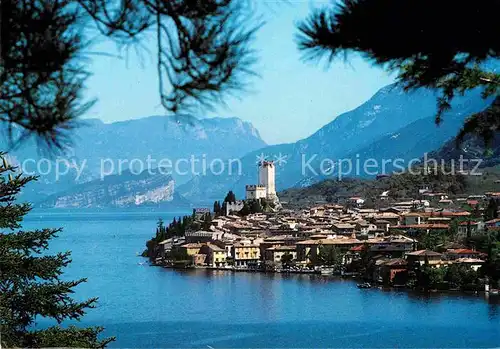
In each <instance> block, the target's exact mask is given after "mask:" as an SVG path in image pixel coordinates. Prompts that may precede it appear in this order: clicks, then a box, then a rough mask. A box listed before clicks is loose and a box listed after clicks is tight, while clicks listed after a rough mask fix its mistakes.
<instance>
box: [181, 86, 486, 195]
mask: <svg viewBox="0 0 500 349" xmlns="http://www.w3.org/2000/svg"><path fill="white" fill-rule="evenodd" d="M436 98H437V94H436V93H435V92H434V91H432V90H427V89H418V90H415V91H412V92H406V91H404V90H403V89H402V88H401V87H400V86H398V85H395V84H393V85H389V86H386V87H384V88H382V89H381V90H379V91H378V92H377V93H376V94H375V95H374V96H373V97H372V98H370V99H369V100H368V101H367V102H365V103H363V104H362V105H361V106H359V107H358V108H356V109H354V110H352V111H349V112H347V113H344V114H341V115H339V116H338V117H336V118H335V119H334V120H333V121H332V122H330V123H329V124H327V125H325V126H324V127H322V128H321V129H319V130H318V131H317V132H315V133H314V134H312V135H311V136H309V137H307V138H305V139H302V140H299V141H298V142H295V143H289V144H279V145H271V146H268V147H265V148H262V149H259V150H256V151H254V152H249V153H248V154H247V155H245V156H244V157H243V158H241V159H240V161H241V166H240V167H241V171H240V173H239V175H232V176H220V175H219V176H216V175H207V176H205V177H195V178H193V179H192V180H191V181H190V182H188V183H186V184H184V185H182V186H181V187H180V188H179V191H180V193H181V194H182V195H183V196H185V197H186V198H187V199H188V200H192V201H196V200H198V199H201V198H214V199H215V198H220V197H221V196H222V195H223V193H225V192H227V191H228V190H233V191H234V192H235V193H236V194H237V196H239V197H242V196H243V195H244V188H245V184H252V183H254V182H255V181H256V161H257V160H259V159H260V158H261V157H266V158H268V159H270V160H273V159H274V160H278V161H277V167H276V168H277V173H276V186H277V189H278V190H284V189H287V188H291V187H297V186H298V187H301V186H308V185H311V184H313V183H316V182H318V181H321V180H324V179H327V178H331V177H333V178H338V175H339V167H340V166H339V160H342V161H344V163H346V161H347V160H350V161H351V164H352V170H351V171H350V172H349V173H342V175H343V176H344V177H368V176H370V175H371V176H372V177H373V176H375V175H376V174H377V173H381V172H383V168H382V161H383V160H391V161H392V160H394V159H397V158H400V159H402V160H401V161H402V163H407V162H408V161H409V160H411V159H414V158H416V159H419V158H421V157H422V156H423V155H424V154H425V153H426V152H430V151H433V150H436V149H437V148H439V147H440V146H441V145H442V144H443V143H445V142H446V141H448V140H449V139H450V138H451V137H453V136H454V135H455V134H456V133H457V132H458V130H459V129H460V127H461V125H462V123H463V121H464V120H465V118H466V117H467V116H469V115H470V114H472V113H475V112H479V111H481V110H483V109H485V108H486V107H487V106H488V105H489V104H490V103H491V100H484V99H483V98H482V97H481V91H479V90H473V91H470V92H469V93H467V94H465V95H464V96H459V97H456V98H455V100H454V103H453V104H452V109H451V110H450V111H448V112H447V113H445V114H444V116H443V121H442V123H441V124H440V125H439V126H436V125H435V122H434V118H435V115H436V111H437V109H436ZM367 159H372V160H373V161H375V162H376V163H377V164H378V165H377V168H375V169H372V170H371V174H369V173H367V172H368V171H364V170H363V168H362V167H363V166H360V167H361V169H360V170H359V171H357V170H356V168H355V167H356V166H355V165H356V160H359V162H360V164H363V163H364V162H365V161H366V160H367ZM279 160H281V161H279ZM347 167H348V165H346V167H345V168H343V169H342V171H343V172H347V170H348V168H347ZM392 169H393V167H392V166H391V165H390V164H389V165H388V166H387V168H386V172H387V171H391V170H392ZM234 172H235V171H234V169H233V173H234Z"/></svg>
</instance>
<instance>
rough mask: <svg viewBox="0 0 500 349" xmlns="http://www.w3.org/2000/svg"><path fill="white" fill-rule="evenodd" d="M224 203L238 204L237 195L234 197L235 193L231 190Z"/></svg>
mask: <svg viewBox="0 0 500 349" xmlns="http://www.w3.org/2000/svg"><path fill="white" fill-rule="evenodd" d="M224 202H229V203H235V202H236V195H234V193H233V191H232V190H230V191H229V192H228V193H227V195H226V197H225V198H224Z"/></svg>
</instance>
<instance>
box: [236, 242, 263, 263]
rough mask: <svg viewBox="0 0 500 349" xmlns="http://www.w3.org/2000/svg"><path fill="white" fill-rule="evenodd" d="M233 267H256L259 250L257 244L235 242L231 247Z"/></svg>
mask: <svg viewBox="0 0 500 349" xmlns="http://www.w3.org/2000/svg"><path fill="white" fill-rule="evenodd" d="M233 251H234V256H233V258H234V265H235V266H236V267H250V266H257V265H258V264H259V260H260V248H259V245H258V244H255V243H253V242H252V243H246V242H237V243H235V244H234V246H233Z"/></svg>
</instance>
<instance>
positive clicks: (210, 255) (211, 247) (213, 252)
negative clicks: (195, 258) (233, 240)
mask: <svg viewBox="0 0 500 349" xmlns="http://www.w3.org/2000/svg"><path fill="white" fill-rule="evenodd" d="M200 253H203V254H206V256H207V258H206V264H207V265H208V266H210V267H214V268H218V267H224V266H226V250H225V249H223V248H221V247H219V246H217V245H215V244H205V245H203V246H202V247H201V249H200Z"/></svg>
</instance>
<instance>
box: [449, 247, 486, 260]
mask: <svg viewBox="0 0 500 349" xmlns="http://www.w3.org/2000/svg"><path fill="white" fill-rule="evenodd" d="M444 255H445V257H446V259H449V260H457V259H461V258H472V259H479V258H481V257H484V253H481V252H478V251H475V250H471V249H467V248H457V249H448V250H446V252H445V253H444Z"/></svg>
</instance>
